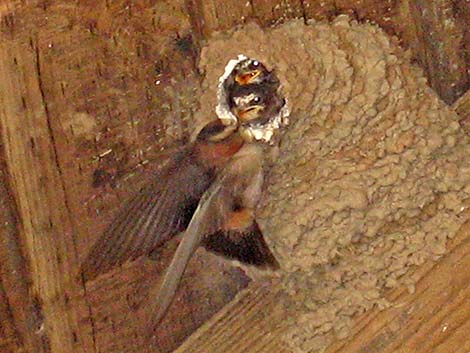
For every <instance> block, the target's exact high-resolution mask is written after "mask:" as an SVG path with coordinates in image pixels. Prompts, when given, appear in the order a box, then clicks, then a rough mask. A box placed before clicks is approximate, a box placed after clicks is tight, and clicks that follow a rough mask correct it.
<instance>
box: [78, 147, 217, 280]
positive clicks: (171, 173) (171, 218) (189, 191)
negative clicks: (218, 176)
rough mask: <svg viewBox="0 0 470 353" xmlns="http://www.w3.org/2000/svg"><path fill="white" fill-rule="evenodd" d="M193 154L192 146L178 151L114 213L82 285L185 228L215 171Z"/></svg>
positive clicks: (88, 259) (94, 249)
mask: <svg viewBox="0 0 470 353" xmlns="http://www.w3.org/2000/svg"><path fill="white" fill-rule="evenodd" d="M192 151H193V150H192V146H188V148H186V149H184V150H182V151H180V152H179V153H178V155H177V156H176V157H175V158H173V159H172V160H170V161H169V162H168V164H167V165H166V166H165V167H163V169H162V170H161V171H160V172H159V173H158V174H157V175H156V176H155V178H154V180H153V181H152V182H150V183H149V184H147V185H146V186H145V187H144V188H143V189H142V190H140V192H139V193H138V194H137V195H136V196H135V197H134V198H132V199H131V200H130V201H129V202H128V203H127V204H126V205H125V206H124V207H123V208H122V209H121V211H120V212H118V214H117V216H116V217H115V219H114V221H113V222H111V224H110V225H109V227H108V228H107V229H106V230H105V232H104V233H103V235H102V236H101V238H99V239H98V241H97V242H96V243H95V245H94V246H93V247H92V249H91V251H90V252H89V254H88V256H87V257H86V259H85V261H84V262H83V264H82V273H83V276H84V278H85V280H90V279H93V278H95V277H96V276H97V275H99V274H101V273H104V272H107V271H109V270H110V269H111V268H113V267H115V266H117V265H120V264H122V263H124V262H125V261H126V260H130V259H135V258H137V257H139V256H141V255H146V254H149V253H150V252H151V251H153V250H154V249H155V248H157V247H159V246H160V245H161V244H162V243H164V242H165V241H167V240H168V239H170V238H171V237H172V236H174V235H175V234H177V233H179V232H181V231H183V230H184V229H185V228H186V226H187V225H188V223H189V221H190V220H191V216H192V214H193V213H194V210H195V209H196V207H197V204H198V202H199V199H200V198H201V196H202V194H203V193H204V192H205V191H206V190H207V188H208V187H209V186H210V185H211V183H212V182H213V180H214V173H213V171H212V170H211V169H210V168H209V167H207V166H204V165H202V164H200V163H198V162H197V160H196V158H194V156H193V155H192Z"/></svg>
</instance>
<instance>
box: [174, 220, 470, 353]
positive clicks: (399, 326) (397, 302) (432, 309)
mask: <svg viewBox="0 0 470 353" xmlns="http://www.w3.org/2000/svg"><path fill="white" fill-rule="evenodd" d="M468 266H470V222H468V223H467V224H465V225H464V226H463V227H462V228H461V229H460V231H459V234H458V235H457V236H456V238H455V239H454V240H453V241H452V244H450V252H449V253H447V254H446V255H445V256H444V257H443V258H442V259H440V260H439V261H438V262H432V261H428V262H427V263H426V264H424V265H423V266H421V267H419V268H418V269H417V270H416V272H415V273H413V274H412V276H413V277H415V278H416V279H417V283H416V291H415V292H414V293H410V292H409V291H408V290H407V288H406V287H400V288H398V289H397V290H394V291H392V292H390V293H388V295H387V298H388V299H389V300H391V301H392V302H393V303H394V305H393V306H392V307H391V308H389V309H386V310H384V311H379V310H372V311H370V312H368V313H366V314H364V315H361V316H359V317H358V318H357V319H356V324H355V325H354V329H353V332H352V335H351V336H350V337H349V338H347V339H346V340H342V341H338V342H336V343H334V344H333V345H332V346H330V347H329V348H328V349H327V350H326V352H327V353H365V352H368V353H386V352H387V353H392V352H400V353H410V352H416V353H418V352H419V353H426V352H436V353H447V352H455V353H460V352H462V353H468V351H469V349H470V341H469V340H468V328H469V325H470V302H469V301H468V298H469V296H470V273H469V272H468V271H466V270H465V269H466V268H468ZM280 295H281V294H280V290H279V288H276V287H274V288H260V287H259V286H258V285H257V284H252V285H251V286H250V287H249V288H247V289H245V290H244V291H243V292H241V293H240V294H239V296H238V297H237V299H236V300H234V302H232V303H231V304H229V305H227V306H226V307H225V308H224V309H223V310H221V311H220V312H219V313H218V314H217V315H216V316H214V317H213V318H212V319H211V320H210V321H209V322H207V323H206V324H205V325H204V326H202V327H201V328H200V329H199V330H198V331H196V333H194V334H193V335H192V336H191V337H190V338H189V339H188V340H187V341H186V342H185V343H184V344H183V345H182V346H181V347H179V348H178V349H177V350H175V353H206V352H213V351H214V349H215V347H217V349H218V351H221V352H228V353H232V352H233V353H235V352H246V353H251V352H253V353H254V352H257V353H261V352H266V353H268V352H274V351H275V352H290V351H291V350H290V348H289V347H288V346H287V345H286V343H285V342H284V341H283V340H282V336H281V335H282V332H283V331H285V330H286V328H287V326H286V323H287V322H288V317H287V314H286V313H285V312H284V311H283V309H282V305H281V304H280V301H279V296H280ZM273 349H274V350H273Z"/></svg>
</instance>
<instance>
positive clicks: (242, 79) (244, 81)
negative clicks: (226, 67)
mask: <svg viewBox="0 0 470 353" xmlns="http://www.w3.org/2000/svg"><path fill="white" fill-rule="evenodd" d="M259 75H261V70H253V71H248V72H244V73H242V74H239V75H236V76H235V81H237V83H238V84H239V85H240V86H244V85H249V84H250V83H252V82H253V81H254V80H255V79H256V78H257V77H258V76H259Z"/></svg>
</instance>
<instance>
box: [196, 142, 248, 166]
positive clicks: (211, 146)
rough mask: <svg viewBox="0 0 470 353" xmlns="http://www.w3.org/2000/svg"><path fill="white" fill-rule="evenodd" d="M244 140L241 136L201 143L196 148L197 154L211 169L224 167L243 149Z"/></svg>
mask: <svg viewBox="0 0 470 353" xmlns="http://www.w3.org/2000/svg"><path fill="white" fill-rule="evenodd" d="M243 143H244V140H243V138H242V137H241V136H240V135H239V134H233V135H232V136H230V137H228V138H226V139H224V140H222V141H217V142H201V143H198V144H197V146H196V153H197V154H198V155H199V157H200V159H201V160H203V161H205V162H206V163H208V164H209V165H210V166H211V167H219V166H223V165H224V164H225V163H226V162H227V160H228V159H229V158H231V157H232V156H233V155H234V154H235V153H237V152H238V151H239V150H240V148H242V146H243Z"/></svg>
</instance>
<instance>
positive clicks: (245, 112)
mask: <svg viewBox="0 0 470 353" xmlns="http://www.w3.org/2000/svg"><path fill="white" fill-rule="evenodd" d="M263 110H264V106H263V105H252V106H250V107H248V108H246V109H241V110H238V109H236V115H237V117H238V119H240V122H242V123H245V122H248V121H251V120H254V119H258V118H259V117H260V115H261V112H262V111H263Z"/></svg>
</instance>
